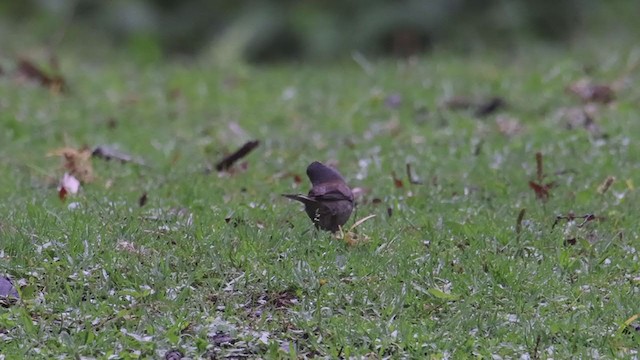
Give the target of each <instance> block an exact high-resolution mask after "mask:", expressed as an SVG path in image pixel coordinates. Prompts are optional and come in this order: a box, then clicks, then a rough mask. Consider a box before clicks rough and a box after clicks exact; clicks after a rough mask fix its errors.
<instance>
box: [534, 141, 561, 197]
mask: <svg viewBox="0 0 640 360" xmlns="http://www.w3.org/2000/svg"><path fill="white" fill-rule="evenodd" d="M545 177H546V174H545V173H544V170H543V162H542V153H540V152H537V153H536V178H537V182H536V181H533V180H531V181H529V187H530V188H531V189H532V190H533V191H534V192H535V194H536V198H538V199H539V200H542V201H543V202H544V201H547V200H548V199H549V195H550V192H549V191H550V190H551V189H552V188H553V187H554V186H555V182H553V181H551V182H547V183H543V179H544V178H545Z"/></svg>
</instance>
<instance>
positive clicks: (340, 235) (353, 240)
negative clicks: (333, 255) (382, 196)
mask: <svg viewBox="0 0 640 360" xmlns="http://www.w3.org/2000/svg"><path fill="white" fill-rule="evenodd" d="M374 217H376V216H375V215H373V214H372V215H369V216H365V217H363V218H362V219H360V220H358V221H356V222H355V223H354V224H353V225H351V227H350V228H349V230H347V231H346V232H345V231H343V229H342V227H340V231H338V232H336V233H335V234H334V236H335V237H336V239H338V240H342V241H344V242H345V243H347V245H349V246H356V245H360V244H364V243H366V242H368V241H369V237H368V236H367V235H365V234H358V233H357V232H355V231H354V230H355V229H356V227H358V226H360V225H361V224H362V223H364V222H365V221H367V220H369V219H372V218H374Z"/></svg>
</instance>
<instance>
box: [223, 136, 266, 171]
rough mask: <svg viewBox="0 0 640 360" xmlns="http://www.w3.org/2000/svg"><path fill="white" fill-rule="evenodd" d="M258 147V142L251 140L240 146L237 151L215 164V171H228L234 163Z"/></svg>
mask: <svg viewBox="0 0 640 360" xmlns="http://www.w3.org/2000/svg"><path fill="white" fill-rule="evenodd" d="M258 145H260V141H259V140H253V141H249V142H247V143H245V144H244V145H242V147H241V148H240V149H238V151H236V152H234V153H233V154H231V155H229V156H227V157H225V158H224V159H222V160H221V161H220V162H218V163H217V164H216V170H218V171H224V170H227V169H229V168H230V167H231V166H232V165H233V164H234V163H235V162H236V161H238V160H240V159H242V158H243V157H245V156H247V155H248V154H249V153H250V152H251V151H252V150H253V149H255V148H257V147H258Z"/></svg>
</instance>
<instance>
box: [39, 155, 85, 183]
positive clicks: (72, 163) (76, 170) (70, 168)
mask: <svg viewBox="0 0 640 360" xmlns="http://www.w3.org/2000/svg"><path fill="white" fill-rule="evenodd" d="M47 156H61V157H62V160H63V167H64V169H65V170H67V172H68V173H69V175H71V176H73V177H75V178H76V179H78V180H80V182H81V183H84V184H87V183H90V182H92V181H93V180H94V174H93V166H92V164H91V150H90V149H89V148H86V147H85V148H82V149H74V148H72V147H64V148H60V149H55V150H53V151H50V152H49V153H48V154H47Z"/></svg>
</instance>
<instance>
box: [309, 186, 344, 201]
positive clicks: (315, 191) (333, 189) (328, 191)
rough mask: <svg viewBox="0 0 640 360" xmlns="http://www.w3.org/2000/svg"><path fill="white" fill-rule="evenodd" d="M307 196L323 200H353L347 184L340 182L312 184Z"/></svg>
mask: <svg viewBox="0 0 640 360" xmlns="http://www.w3.org/2000/svg"><path fill="white" fill-rule="evenodd" d="M309 197H310V198H313V199H318V200H324V201H339V200H347V201H353V194H352V193H351V189H349V187H348V186H347V185H345V184H341V183H338V184H335V183H333V184H329V185H319V186H314V187H313V188H312V189H311V191H309Z"/></svg>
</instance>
